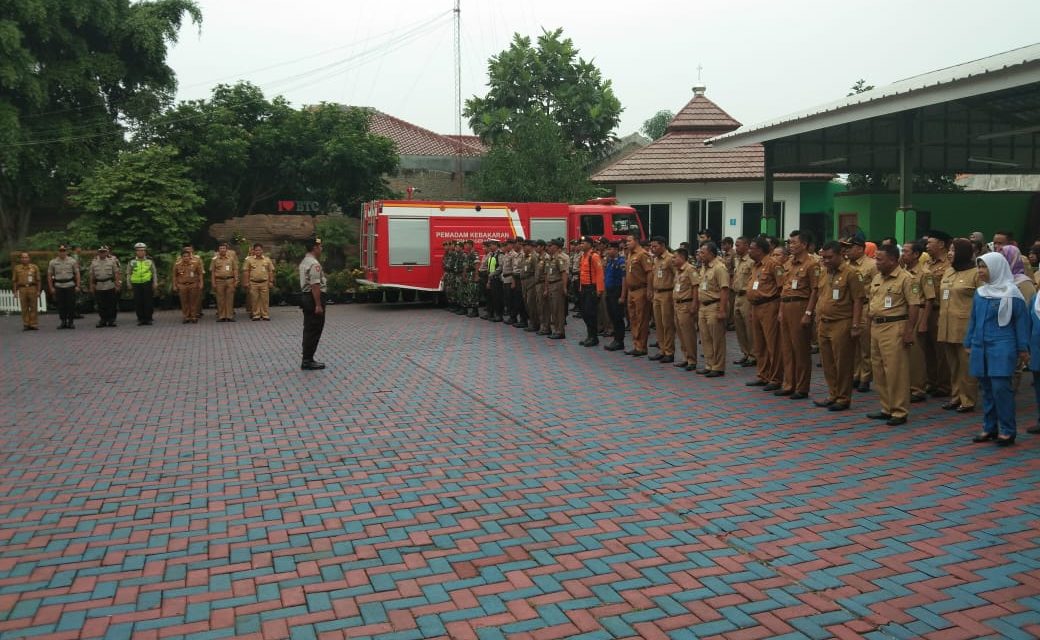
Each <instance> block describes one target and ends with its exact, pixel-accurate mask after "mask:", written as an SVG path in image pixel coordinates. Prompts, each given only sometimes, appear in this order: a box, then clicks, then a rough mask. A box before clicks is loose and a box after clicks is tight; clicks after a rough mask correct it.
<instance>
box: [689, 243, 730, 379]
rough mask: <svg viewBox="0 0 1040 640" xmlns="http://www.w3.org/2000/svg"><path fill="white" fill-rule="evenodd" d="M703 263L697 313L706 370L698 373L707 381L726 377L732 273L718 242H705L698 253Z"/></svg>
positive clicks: (696, 306)
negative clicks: (727, 323)
mask: <svg viewBox="0 0 1040 640" xmlns="http://www.w3.org/2000/svg"><path fill="white" fill-rule="evenodd" d="M697 259H698V260H700V263H701V269H700V278H701V281H700V284H699V285H698V287H697V294H696V296H695V298H694V303H693V304H694V308H696V309H697V327H698V329H700V334H701V346H702V347H703V348H704V369H698V370H697V373H701V374H703V375H704V377H705V378H719V377H722V376H724V375H726V320H727V319H728V318H729V310H728V307H729V271H728V270H727V269H726V265H725V264H724V263H723V261H722V259H721V258H719V248H718V247H717V246H716V245H715V243H714V242H705V243H703V244H701V247H700V249H698V250H697Z"/></svg>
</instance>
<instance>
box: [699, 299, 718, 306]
mask: <svg viewBox="0 0 1040 640" xmlns="http://www.w3.org/2000/svg"><path fill="white" fill-rule="evenodd" d="M718 302H719V301H718V300H705V301H704V302H701V306H702V307H710V306H711V305H713V304H718Z"/></svg>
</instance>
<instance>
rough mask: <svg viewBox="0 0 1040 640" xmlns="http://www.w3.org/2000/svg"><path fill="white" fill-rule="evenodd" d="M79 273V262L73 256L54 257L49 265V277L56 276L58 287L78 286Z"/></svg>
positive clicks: (55, 283)
mask: <svg viewBox="0 0 1040 640" xmlns="http://www.w3.org/2000/svg"><path fill="white" fill-rule="evenodd" d="M78 274H79V262H77V261H76V259H75V258H73V257H71V256H65V257H64V258H54V259H53V260H51V261H50V263H49V264H48V265H47V277H49V278H54V287H55V288H56V289H71V288H72V287H75V286H76V276H77V275H78Z"/></svg>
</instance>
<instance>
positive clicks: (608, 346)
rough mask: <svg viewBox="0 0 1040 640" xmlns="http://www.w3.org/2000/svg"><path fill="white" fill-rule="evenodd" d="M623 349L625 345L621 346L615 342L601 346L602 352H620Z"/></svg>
mask: <svg viewBox="0 0 1040 640" xmlns="http://www.w3.org/2000/svg"><path fill="white" fill-rule="evenodd" d="M624 348H625V345H623V344H621V343H620V342H618V341H616V340H615V341H614V342H611V343H610V344H605V345H603V350H604V351H622V350H624Z"/></svg>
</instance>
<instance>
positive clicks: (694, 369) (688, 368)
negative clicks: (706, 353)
mask: <svg viewBox="0 0 1040 640" xmlns="http://www.w3.org/2000/svg"><path fill="white" fill-rule="evenodd" d="M686 370H687V371H696V370H697V365H695V364H688V365H686Z"/></svg>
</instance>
